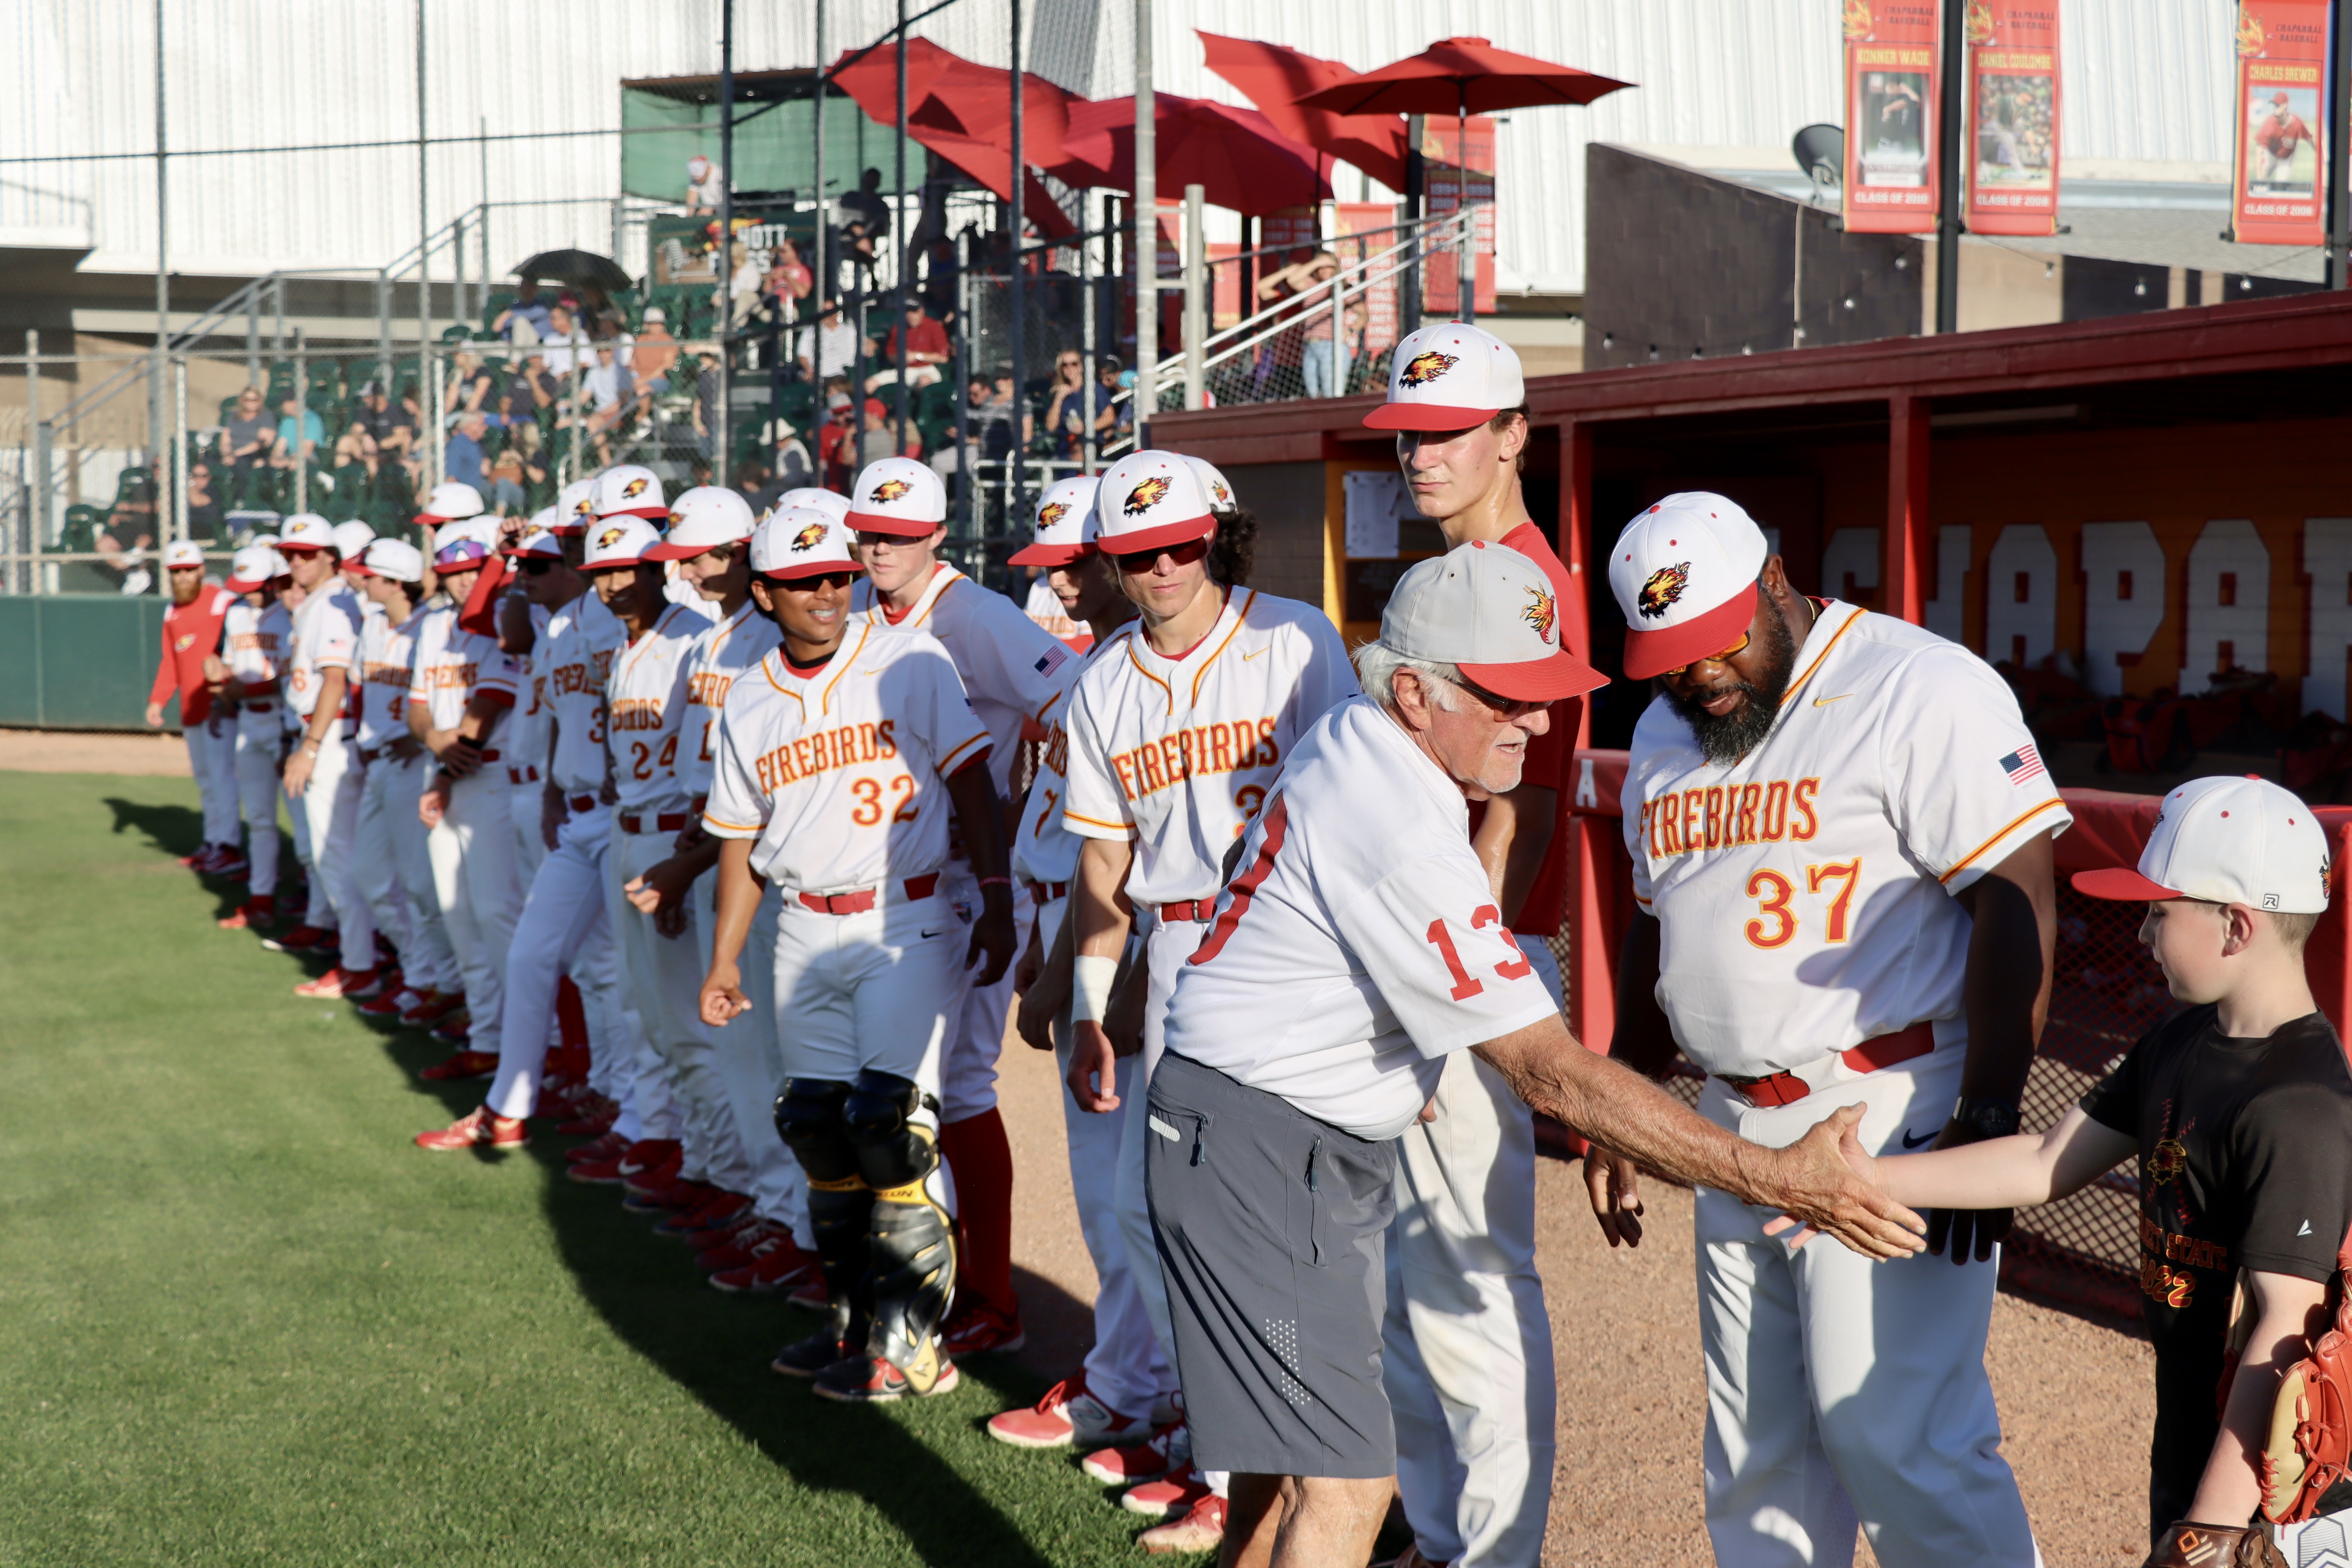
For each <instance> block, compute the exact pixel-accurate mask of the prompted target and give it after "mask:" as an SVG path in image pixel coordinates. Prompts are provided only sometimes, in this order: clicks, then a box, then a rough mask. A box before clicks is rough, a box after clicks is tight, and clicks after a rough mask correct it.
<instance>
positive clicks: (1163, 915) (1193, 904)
mask: <svg viewBox="0 0 2352 1568" xmlns="http://www.w3.org/2000/svg"><path fill="white" fill-rule="evenodd" d="M1216 918H1217V900H1214V899H1187V900H1184V901H1183V902H1182V903H1181V904H1162V905H1160V919H1161V920H1163V921H1213V920H1215V919H1216Z"/></svg>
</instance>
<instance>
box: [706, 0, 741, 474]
mask: <svg viewBox="0 0 2352 1568" xmlns="http://www.w3.org/2000/svg"><path fill="white" fill-rule="evenodd" d="M719 171H720V173H719V267H718V272H719V428H718V429H717V430H715V431H713V432H712V433H711V440H710V449H711V459H710V482H711V483H712V484H714V485H724V484H726V482H727V464H728V461H729V459H730V458H731V457H732V456H733V454H732V453H731V452H730V450H729V448H730V447H732V446H733V444H734V434H735V380H734V376H735V0H719Z"/></svg>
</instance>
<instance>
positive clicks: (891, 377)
mask: <svg viewBox="0 0 2352 1568" xmlns="http://www.w3.org/2000/svg"><path fill="white" fill-rule="evenodd" d="M901 332H904V333H905V334H906V340H907V384H908V386H929V385H930V384H933V383H934V382H936V381H938V380H939V379H940V366H941V365H943V364H945V363H948V354H949V345H948V330H947V329H946V328H945V327H943V326H941V325H940V323H939V322H937V321H933V320H931V318H930V313H929V311H927V310H924V309H923V302H922V300H919V299H909V300H908V301H907V315H906V320H905V321H902V322H900V323H899V324H898V326H895V327H893V328H891V329H890V335H889V336H888V337H887V338H885V339H884V340H883V341H882V353H881V355H880V363H881V366H882V368H881V369H880V370H879V371H877V372H876V373H875V374H873V375H871V376H869V377H867V378H866V391H868V392H871V391H873V390H874V389H875V388H876V387H878V386H888V385H891V384H895V383H896V382H897V381H898V338H899V334H900V333H901Z"/></svg>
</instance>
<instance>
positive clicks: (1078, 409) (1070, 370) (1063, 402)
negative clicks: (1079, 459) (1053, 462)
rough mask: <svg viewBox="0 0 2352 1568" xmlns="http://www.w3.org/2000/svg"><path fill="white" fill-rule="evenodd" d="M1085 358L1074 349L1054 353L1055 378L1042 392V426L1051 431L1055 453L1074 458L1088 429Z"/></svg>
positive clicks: (1058, 455) (1060, 456)
mask: <svg viewBox="0 0 2352 1568" xmlns="http://www.w3.org/2000/svg"><path fill="white" fill-rule="evenodd" d="M1086 390H1087V373H1086V362H1085V360H1084V359H1083V358H1081V357H1080V356H1079V353H1078V351H1077V350H1076V349H1064V350H1063V351H1062V352H1061V353H1058V354H1056V355H1055V356H1054V382H1053V384H1052V385H1051V386H1049V387H1048V388H1047V389H1046V394H1045V428H1046V429H1047V430H1049V431H1051V432H1052V433H1053V437H1054V456H1055V457H1056V458H1075V457H1076V456H1078V454H1079V453H1080V452H1081V451H1082V450H1084V447H1085V440H1086V430H1087V415H1086V409H1085V405H1086V402H1087V396H1086Z"/></svg>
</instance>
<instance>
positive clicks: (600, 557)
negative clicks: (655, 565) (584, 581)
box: [580, 517, 661, 572]
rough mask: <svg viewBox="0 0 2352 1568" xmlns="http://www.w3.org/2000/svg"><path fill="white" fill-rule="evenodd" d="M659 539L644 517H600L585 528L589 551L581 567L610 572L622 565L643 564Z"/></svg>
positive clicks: (588, 570)
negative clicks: (589, 527) (593, 523)
mask: <svg viewBox="0 0 2352 1568" xmlns="http://www.w3.org/2000/svg"><path fill="white" fill-rule="evenodd" d="M660 542H661V535H660V534H658V533H656V532H655V531H654V525H653V524H652V523H650V522H647V521H646V520H645V519H644V518H641V517H611V518H601V519H599V520H598V521H597V523H596V526H595V527H593V528H592V529H590V530H589V531H588V553H587V556H586V558H585V559H584V560H583V561H582V563H581V566H580V569H581V570H582V571H583V572H610V571H613V570H614V569H616V568H618V567H622V566H643V565H644V564H646V562H648V561H650V560H652V559H653V557H652V555H651V553H650V552H651V551H652V550H653V547H654V546H655V545H656V544H659V543H660Z"/></svg>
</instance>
